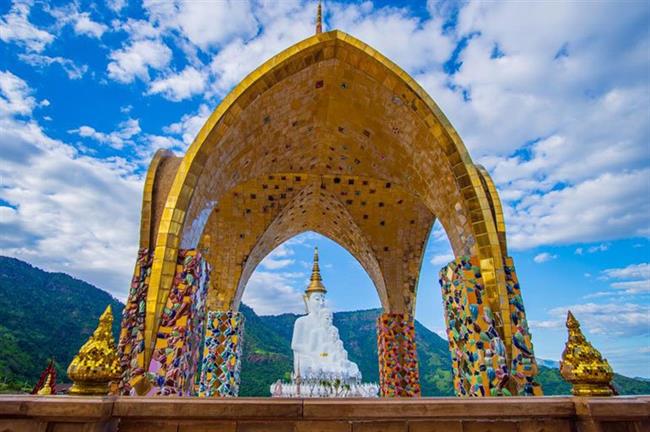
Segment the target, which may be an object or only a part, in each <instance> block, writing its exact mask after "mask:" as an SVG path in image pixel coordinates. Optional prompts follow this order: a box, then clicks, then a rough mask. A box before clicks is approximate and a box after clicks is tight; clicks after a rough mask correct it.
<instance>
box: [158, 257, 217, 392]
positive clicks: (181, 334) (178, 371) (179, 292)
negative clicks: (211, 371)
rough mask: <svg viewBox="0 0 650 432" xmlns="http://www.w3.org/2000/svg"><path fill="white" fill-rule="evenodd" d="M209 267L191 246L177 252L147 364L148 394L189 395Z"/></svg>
mask: <svg viewBox="0 0 650 432" xmlns="http://www.w3.org/2000/svg"><path fill="white" fill-rule="evenodd" d="M209 274H210V269H209V266H208V264H207V262H206V261H205V260H204V259H203V257H202V256H201V254H200V253H199V252H197V251H196V250H195V249H189V250H181V251H179V254H178V261H177V266H176V275H175V277H174V283H173V285H172V289H171V290H170V292H169V297H168V299H167V303H166V304H165V308H164V309H163V313H162V317H161V320H160V327H159V329H158V335H157V339H156V345H155V347H154V352H153V355H152V358H151V363H150V364H149V371H148V372H149V375H150V376H152V381H153V382H152V385H153V387H152V388H151V390H150V391H149V392H148V395H177V396H191V395H194V394H195V389H194V378H195V373H196V370H197V368H198V364H199V356H200V347H201V340H202V337H203V320H204V317H205V296H206V289H207V285H208V278H209Z"/></svg>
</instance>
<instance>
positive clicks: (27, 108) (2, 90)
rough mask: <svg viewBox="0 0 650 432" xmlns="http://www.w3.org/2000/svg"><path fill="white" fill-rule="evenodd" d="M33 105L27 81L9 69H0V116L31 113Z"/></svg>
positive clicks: (34, 104)
mask: <svg viewBox="0 0 650 432" xmlns="http://www.w3.org/2000/svg"><path fill="white" fill-rule="evenodd" d="M35 106H36V100H35V99H34V97H33V96H32V95H31V90H30V89H29V87H28V86H27V83H26V82H25V81H23V80H22V79H21V78H19V77H17V76H16V75H14V74H12V73H11V72H9V71H4V72H3V71H0V118H1V117H9V116H15V115H28V114H31V112H32V110H33V109H34V107H35Z"/></svg>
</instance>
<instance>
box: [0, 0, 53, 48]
mask: <svg viewBox="0 0 650 432" xmlns="http://www.w3.org/2000/svg"><path fill="white" fill-rule="evenodd" d="M29 12H30V4H29V3H24V2H20V1H14V2H13V4H12V6H11V9H10V10H9V12H7V14H6V15H4V16H3V17H0V40H2V41H3V42H7V43H9V42H15V43H17V44H19V45H22V46H24V47H25V48H27V49H28V50H29V51H35V52H41V51H43V49H45V46H46V45H48V44H49V43H51V42H52V41H53V40H54V36H53V35H51V34H50V33H48V32H46V31H45V30H41V29H39V28H37V27H36V26H34V25H33V24H32V23H31V22H29Z"/></svg>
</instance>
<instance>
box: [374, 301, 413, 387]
mask: <svg viewBox="0 0 650 432" xmlns="http://www.w3.org/2000/svg"><path fill="white" fill-rule="evenodd" d="M377 348H378V354H379V386H380V393H381V396H383V397H414V396H420V374H419V369H418V357H417V351H416V349H415V322H414V320H413V317H412V316H411V315H408V314H400V313H385V314H382V315H380V316H379V318H377Z"/></svg>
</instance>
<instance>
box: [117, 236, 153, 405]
mask: <svg viewBox="0 0 650 432" xmlns="http://www.w3.org/2000/svg"><path fill="white" fill-rule="evenodd" d="M151 262H152V259H151V253H150V251H149V249H147V248H143V249H140V250H139V251H138V260H137V261H136V264H135V270H134V272H133V279H131V288H130V289H129V297H128V299H127V301H126V305H125V306H124V311H123V313H122V324H121V330H120V341H119V344H118V353H119V356H120V366H121V367H122V379H121V380H120V384H119V392H120V394H126V395H128V394H130V393H131V390H132V386H133V384H134V382H135V381H136V380H138V379H142V376H143V374H144V372H145V369H144V320H145V305H146V299H147V289H148V288H149V275H150V274H151Z"/></svg>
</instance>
